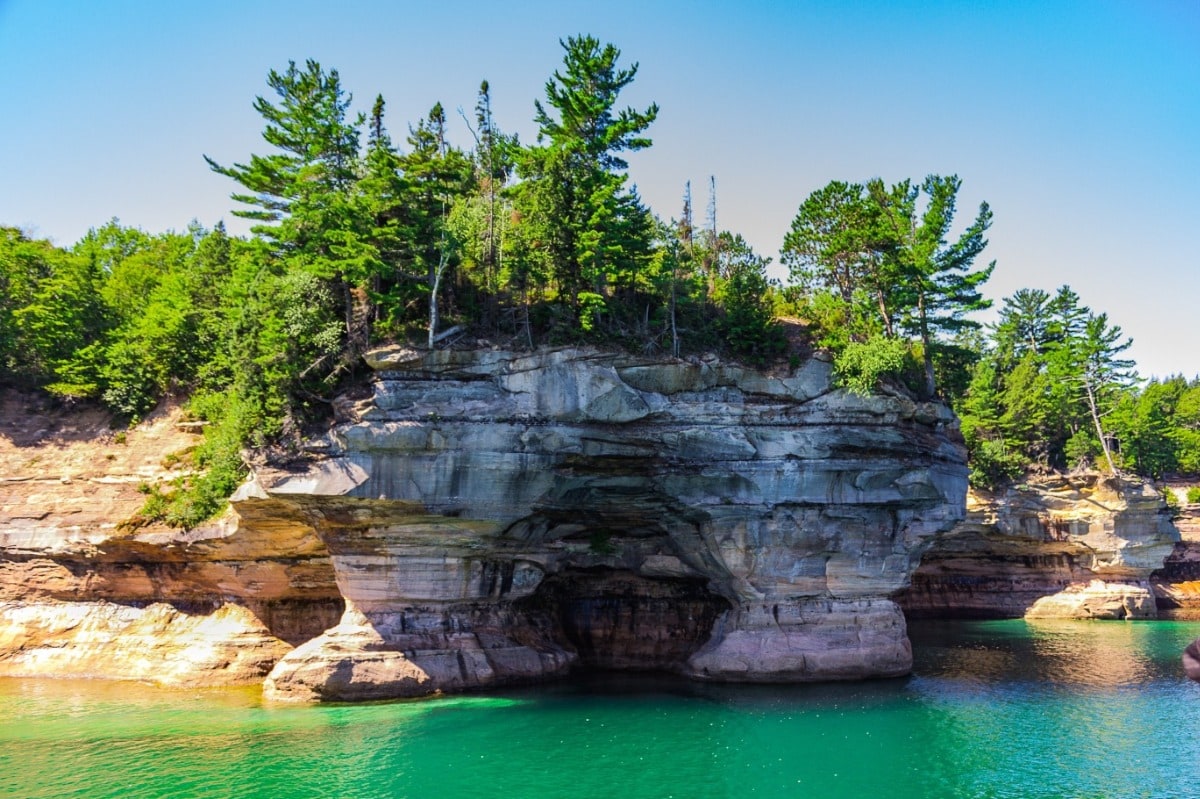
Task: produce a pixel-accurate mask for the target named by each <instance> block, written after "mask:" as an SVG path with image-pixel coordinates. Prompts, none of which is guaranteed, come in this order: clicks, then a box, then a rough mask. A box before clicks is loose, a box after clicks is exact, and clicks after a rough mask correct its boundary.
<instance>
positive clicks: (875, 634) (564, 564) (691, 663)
mask: <svg viewBox="0 0 1200 799" xmlns="http://www.w3.org/2000/svg"><path fill="white" fill-rule="evenodd" d="M368 361H369V362H370V363H371V365H372V366H373V367H374V368H375V369H377V370H378V376H377V381H376V383H375V396H374V399H373V400H372V401H371V402H369V403H365V404H364V405H362V406H361V407H359V408H358V418H357V421H352V422H349V423H346V424H342V425H340V426H338V427H336V428H335V429H334V430H333V431H332V433H331V434H330V436H329V437H328V440H326V441H324V442H318V447H317V448H319V449H321V450H323V451H324V452H325V453H326V456H325V457H323V458H322V459H320V460H318V461H316V462H313V463H310V464H308V465H307V466H306V467H305V468H303V469H300V470H298V471H296V472H293V473H285V472H275V473H266V472H263V473H260V474H259V476H258V482H257V484H256V486H255V487H254V489H253V490H252V491H248V492H247V493H246V495H245V496H243V497H241V498H239V500H238V501H237V502H235V503H234V505H235V508H236V510H237V512H238V513H240V514H242V515H243V517H246V518H265V517H268V516H273V515H275V514H277V513H281V511H279V510H278V508H279V507H280V506H286V507H287V508H288V510H287V511H286V512H282V513H284V514H285V515H288V516H289V518H293V519H295V520H296V522H295V523H296V524H298V525H301V526H303V527H305V528H306V529H312V530H314V531H315V532H316V534H317V535H318V536H319V537H320V539H321V540H322V541H323V542H324V544H325V545H326V546H327V548H328V551H329V553H330V556H331V560H332V564H333V569H334V572H335V574H336V579H337V585H338V588H339V590H340V592H341V594H342V595H343V596H344V597H345V598H346V602H347V610H346V613H345V615H344V616H343V617H342V620H341V623H340V624H339V625H338V626H337V627H335V628H333V629H331V630H329V631H327V632H326V633H325V634H323V635H322V636H319V637H317V638H316V639H314V640H312V641H310V642H308V643H306V644H304V645H302V646H300V647H299V648H297V649H296V650H294V651H293V652H291V653H289V654H288V655H287V656H285V657H284V658H283V659H282V660H281V661H280V662H279V664H278V665H277V666H276V667H275V669H274V670H273V671H272V672H271V674H270V676H269V678H268V679H267V681H266V684H265V685H266V693H267V695H268V696H269V697H272V698H276V699H294V700H343V699H361V698H377V697H394V696H413V695H423V694H428V693H432V692H436V691H443V690H462V689H467V688H475V687H480V686H487V685H496V684H500V683H503V682H507V681H515V680H529V679H538V678H542V677H548V676H551V675H554V674H558V673H560V672H562V671H564V670H565V669H567V668H569V667H571V666H572V665H583V666H595V667H602V668H659V669H671V670H675V671H677V672H680V673H683V674H688V675H691V676H693V677H697V678H701V679H710V680H746V681H796V680H827V679H846V678H860V677H871V676H887V675H898V674H904V673H906V672H907V671H908V670H909V668H910V665H911V652H910V648H909V644H908V640H907V636H906V632H905V625H904V617H903V614H902V613H901V611H900V609H899V607H898V606H897V605H896V604H895V603H894V602H893V601H892V600H891V599H890V598H889V597H890V596H891V595H892V594H894V593H895V592H896V591H898V590H899V589H900V588H901V587H902V586H903V585H905V583H906V582H907V580H908V577H909V575H910V574H911V572H912V571H913V569H914V568H915V567H916V565H917V563H918V561H919V560H920V557H921V555H922V553H923V552H924V549H925V548H926V546H927V545H928V543H929V542H930V541H931V540H932V539H933V537H934V536H936V535H938V534H939V533H942V532H945V531H947V530H949V529H950V528H951V527H953V526H954V525H955V524H956V523H957V522H958V521H959V520H960V518H961V516H962V507H963V505H962V503H963V496H964V493H965V490H966V470H965V452H964V450H963V448H962V446H961V443H960V439H959V436H958V434H957V427H956V423H955V421H954V419H953V417H952V415H951V414H950V412H949V411H948V410H947V409H946V408H944V407H943V406H940V405H935V404H922V403H915V402H913V401H911V400H908V399H905V398H902V397H893V396H889V397H880V396H877V397H871V398H860V397H855V396H853V395H848V394H846V393H844V392H841V391H835V390H832V389H831V386H830V367H829V364H828V363H826V362H824V361H822V360H818V359H814V360H810V361H808V362H806V363H804V364H803V365H801V366H800V367H799V368H798V369H796V370H794V371H793V372H792V373H791V374H790V375H788V376H784V377H771V376H767V375H764V374H761V373H758V372H755V371H752V370H747V369H743V368H741V367H738V366H732V365H725V364H721V363H718V362H715V361H710V362H703V363H683V362H670V363H662V362H648V361H642V360H638V359H634V358H629V357H625V356H617V355H612V354H604V353H599V352H594V351H590V350H582V349H562V350H556V351H542V352H538V353H533V354H518V353H509V352H499V351H474V352H455V351H435V352H429V353H416V352H411V351H406V350H387V351H381V352H377V353H374V354H373V355H372V356H370V357H369V358H368ZM268 507H269V508H274V509H275V510H272V511H270V512H267V511H266V510H265V509H266V508H268ZM243 527H245V523H243Z"/></svg>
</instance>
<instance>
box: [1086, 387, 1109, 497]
mask: <svg viewBox="0 0 1200 799" xmlns="http://www.w3.org/2000/svg"><path fill="white" fill-rule="evenodd" d="M1083 387H1084V389H1085V390H1086V392H1087V401H1088V410H1089V411H1090V412H1091V414H1092V422H1093V423H1094V424H1095V425H1096V435H1097V436H1098V437H1099V438H1100V449H1101V451H1103V452H1104V461H1105V462H1106V463H1107V464H1108V471H1109V472H1111V473H1112V474H1117V467H1116V465H1115V464H1114V463H1113V459H1112V451H1111V450H1110V449H1109V448H1108V439H1107V438H1105V437H1104V426H1103V425H1102V424H1100V409H1099V408H1097V407H1096V392H1095V391H1094V390H1093V389H1092V381H1091V379H1090V378H1088V376H1087V375H1086V374H1085V375H1084V376H1083Z"/></svg>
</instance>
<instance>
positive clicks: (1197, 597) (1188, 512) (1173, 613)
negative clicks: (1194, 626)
mask: <svg viewBox="0 0 1200 799" xmlns="http://www.w3.org/2000/svg"><path fill="white" fill-rule="evenodd" d="M1176 495H1177V496H1178V497H1179V499H1180V502H1181V503H1183V502H1185V501H1186V499H1187V492H1186V488H1185V489H1182V490H1179V491H1177V492H1176ZM1175 527H1176V528H1177V529H1178V530H1179V537H1180V540H1179V542H1178V543H1176V544H1175V547H1174V549H1173V550H1172V551H1171V554H1169V555H1167V558H1166V560H1165V561H1163V564H1162V568H1160V569H1158V570H1156V571H1155V572H1154V573H1153V574H1151V575H1150V581H1151V585H1152V586H1153V587H1154V596H1155V599H1156V601H1157V603H1158V612H1159V616H1160V617H1164V618H1173V619H1200V505H1195V504H1181V507H1180V509H1179V511H1178V517H1177V518H1176V519H1175Z"/></svg>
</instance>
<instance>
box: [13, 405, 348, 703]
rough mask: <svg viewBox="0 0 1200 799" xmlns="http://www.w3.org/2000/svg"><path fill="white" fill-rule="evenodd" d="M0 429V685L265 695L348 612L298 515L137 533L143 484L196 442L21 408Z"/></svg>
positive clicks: (164, 416)
mask: <svg viewBox="0 0 1200 799" xmlns="http://www.w3.org/2000/svg"><path fill="white" fill-rule="evenodd" d="M5 403H6V404H5V407H4V411H5V416H4V419H3V422H2V426H0V676H39V677H109V678H118V679H145V680H151V681H156V682H162V683H167V684H172V685H211V684H229V683H257V682H259V681H261V680H262V678H263V675H265V674H266V673H267V672H268V671H269V670H270V669H271V667H272V666H273V665H274V664H275V662H276V661H277V660H278V659H279V658H280V657H282V656H283V655H284V654H285V653H286V652H287V651H289V650H290V649H291V648H292V646H293V645H295V644H298V643H302V642H303V641H306V640H308V639H309V638H311V637H313V636H314V635H317V634H318V633H320V632H321V631H322V630H324V629H325V628H327V627H329V626H331V625H332V624H334V623H336V621H337V619H338V617H339V615H340V614H341V612H342V610H343V607H344V605H343V602H342V598H341V595H340V594H339V593H338V590H337V585H336V582H335V581H334V575H333V568H332V564H331V563H330V560H329V556H328V552H327V551H326V549H325V545H324V544H323V543H322V541H321V540H320V538H319V537H318V536H317V535H316V532H315V531H314V530H313V529H312V528H311V527H310V526H305V525H304V522H303V520H301V519H299V518H297V517H296V515H295V513H294V512H293V510H292V508H291V506H290V505H286V504H281V503H276V504H275V505H274V506H272V505H270V504H269V503H267V504H260V505H258V506H256V507H255V509H254V510H256V511H258V512H259V513H261V514H262V515H261V516H259V517H254V516H253V514H252V513H251V514H250V515H247V516H245V517H243V518H240V519H239V518H238V516H237V515H236V514H231V515H228V516H226V517H225V518H223V519H221V520H219V521H217V522H214V523H212V524H209V525H206V526H204V527H203V528H199V529H196V530H192V531H189V532H182V531H174V530H170V529H167V528H165V527H161V526H141V527H135V526H131V525H130V524H128V523H127V522H128V520H130V519H131V518H133V517H135V516H136V514H137V511H138V509H139V508H140V507H141V506H142V504H143V502H144V501H145V496H144V495H143V494H142V493H141V492H140V491H139V486H140V485H142V484H144V483H155V482H162V481H166V480H170V479H172V478H173V477H175V476H177V474H178V472H176V471H173V469H175V468H177V467H176V465H175V460H174V459H173V458H170V457H166V458H165V456H169V455H170V454H171V453H175V452H179V451H185V450H186V449H187V448H188V447H190V446H192V445H194V444H195V442H196V436H195V435H194V434H193V433H190V432H188V429H187V428H186V427H181V426H180V425H178V424H177V422H178V414H177V413H173V412H170V411H169V410H164V411H163V412H161V413H159V414H157V415H156V416H155V417H153V418H152V419H150V420H148V422H147V423H146V424H143V425H141V426H139V427H138V428H137V429H136V430H133V431H127V432H126V431H121V432H120V433H119V434H118V433H115V432H114V431H112V430H109V429H108V428H107V426H106V423H107V420H106V419H104V418H102V417H101V416H100V415H97V414H95V413H84V414H60V415H57V416H56V415H54V414H46V413H39V412H36V411H35V410H34V409H31V408H30V407H29V406H28V403H26V404H21V403H18V402H16V401H15V400H14V399H12V398H8V399H6V400H5Z"/></svg>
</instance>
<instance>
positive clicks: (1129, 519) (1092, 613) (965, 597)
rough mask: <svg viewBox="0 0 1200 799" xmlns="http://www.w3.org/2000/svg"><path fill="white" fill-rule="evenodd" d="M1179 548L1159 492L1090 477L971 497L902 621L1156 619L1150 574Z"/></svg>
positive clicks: (923, 572) (923, 571)
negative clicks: (951, 619) (1025, 618)
mask: <svg viewBox="0 0 1200 799" xmlns="http://www.w3.org/2000/svg"><path fill="white" fill-rule="evenodd" d="M1178 541H1179V532H1178V531H1177V530H1176V529H1175V527H1174V526H1173V525H1172V523H1171V517H1170V512H1169V510H1168V508H1167V506H1166V504H1165V503H1164V502H1163V500H1162V497H1161V496H1160V495H1159V493H1158V492H1157V491H1155V490H1154V488H1153V487H1151V486H1150V485H1148V484H1145V483H1142V482H1139V481H1137V480H1126V479H1112V478H1102V477H1100V476H1099V475H1096V474H1090V475H1082V476H1075V477H1067V476H1061V475H1059V476H1053V477H1048V478H1045V479H1042V480H1040V481H1031V482H1029V483H1028V484H1025V485H1022V486H1017V487H1013V488H1010V489H1007V490H1005V491H1003V492H1001V493H998V494H991V493H984V492H977V491H971V492H970V493H969V494H968V496H967V517H966V519H965V520H964V521H963V522H962V523H961V524H959V525H958V526H956V527H955V528H954V529H953V530H951V531H950V532H948V533H946V534H944V535H942V536H939V537H938V539H937V541H936V542H934V544H933V545H932V547H931V548H930V550H929V552H928V553H927V554H926V555H925V558H924V559H923V561H922V563H921V566H920V568H919V569H917V571H916V573H915V574H914V575H913V579H912V584H911V586H910V587H909V588H907V589H905V590H904V591H902V592H901V593H900V594H899V595H898V598H897V601H898V602H899V603H900V605H901V606H902V607H903V608H904V611H905V613H906V614H907V615H908V616H909V617H910V618H914V617H915V618H922V617H924V618H954V617H960V618H1017V617H1021V616H1029V617H1035V618H1052V617H1053V618H1101V619H1144V618H1155V616H1156V607H1155V601H1154V595H1153V592H1152V590H1151V586H1150V575H1151V573H1152V572H1153V571H1154V570H1156V569H1158V568H1160V567H1161V566H1162V563H1163V559H1164V558H1165V557H1167V556H1168V555H1169V554H1170V553H1171V552H1172V550H1173V548H1174V547H1175V545H1176V543H1177V542H1178Z"/></svg>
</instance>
